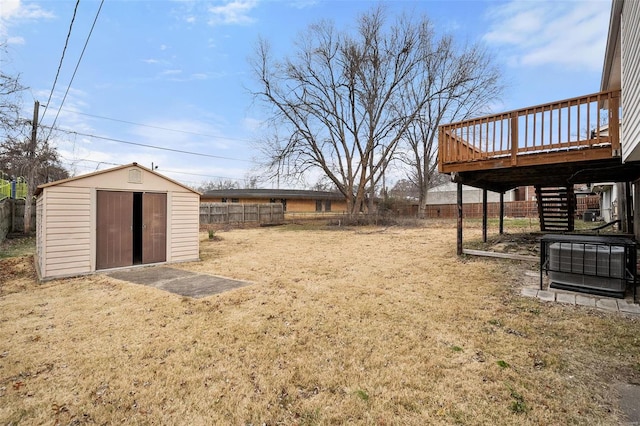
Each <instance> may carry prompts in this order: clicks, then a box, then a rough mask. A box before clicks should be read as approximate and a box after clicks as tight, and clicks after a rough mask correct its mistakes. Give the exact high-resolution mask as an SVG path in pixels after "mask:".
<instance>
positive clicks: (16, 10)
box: [0, 0, 56, 44]
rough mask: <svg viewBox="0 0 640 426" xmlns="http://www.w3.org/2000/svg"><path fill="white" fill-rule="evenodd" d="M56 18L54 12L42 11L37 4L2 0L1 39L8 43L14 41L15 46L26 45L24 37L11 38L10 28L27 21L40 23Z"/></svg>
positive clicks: (0, 0) (0, 15)
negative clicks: (40, 21) (43, 20)
mask: <svg viewBox="0 0 640 426" xmlns="http://www.w3.org/2000/svg"><path fill="white" fill-rule="evenodd" d="M55 17H56V16H55V14H54V13H53V12H50V11H48V10H45V9H42V8H41V7H40V6H38V5H37V4H31V3H30V4H22V3H21V1H20V0H0V38H6V39H7V42H8V43H10V42H11V41H13V44H24V39H23V38H22V37H16V36H9V27H10V26H12V25H17V24H20V23H22V22H25V21H39V20H42V19H53V18H55ZM16 41H18V43H16ZM10 44H11V43H10Z"/></svg>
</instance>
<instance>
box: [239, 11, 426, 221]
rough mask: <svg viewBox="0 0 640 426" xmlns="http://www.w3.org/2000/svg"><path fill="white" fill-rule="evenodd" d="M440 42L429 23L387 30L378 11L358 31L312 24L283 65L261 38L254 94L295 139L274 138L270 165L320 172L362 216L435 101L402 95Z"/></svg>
mask: <svg viewBox="0 0 640 426" xmlns="http://www.w3.org/2000/svg"><path fill="white" fill-rule="evenodd" d="M432 39H433V29H432V26H431V25H430V23H429V21H428V20H427V19H425V18H422V19H418V20H414V19H413V18H411V17H409V16H406V15H403V16H401V17H399V18H398V19H397V20H396V21H395V22H393V23H392V24H388V23H387V22H386V16H385V11H384V9H383V8H382V7H377V8H375V9H372V10H371V11H370V12H368V13H365V14H363V15H361V16H360V18H359V19H358V22H357V29H356V31H355V32H354V34H353V35H351V34H349V33H348V32H339V31H337V30H336V29H335V28H334V26H333V24H331V23H330V22H327V21H322V22H320V23H317V24H314V25H311V26H310V27H309V29H308V31H307V33H306V34H304V35H302V36H301V37H300V38H299V41H298V42H297V43H296V52H295V54H294V55H292V56H288V57H285V58H283V59H282V60H275V59H274V58H273V57H272V54H271V50H270V46H269V44H268V42H266V41H265V40H260V41H259V43H258V46H257V50H256V54H255V57H254V58H252V60H251V65H252V67H253V71H254V74H255V76H256V78H257V80H258V82H259V85H260V88H259V90H257V91H255V92H254V95H255V96H256V98H257V99H259V100H262V101H264V103H265V104H266V105H267V107H269V108H270V111H271V112H272V115H271V120H270V123H271V124H272V125H273V126H274V128H276V129H278V133H279V134H285V135H286V138H273V139H270V140H269V141H268V145H267V146H266V147H265V149H264V150H265V151H266V152H268V158H267V161H266V163H267V164H266V165H267V166H268V167H269V168H270V170H273V171H274V173H276V172H277V176H278V177H280V176H282V175H283V174H287V175H294V176H295V175H301V174H304V173H305V172H307V171H310V170H312V169H316V170H320V171H321V173H322V174H324V175H325V176H326V177H327V178H328V179H329V180H330V181H331V182H332V183H333V184H334V185H335V186H336V188H337V189H338V190H339V191H340V192H341V193H342V195H343V196H344V197H345V200H346V203H347V206H348V211H349V213H350V214H352V215H353V214H355V213H357V212H359V211H360V209H361V208H362V205H363V203H364V200H365V195H366V193H367V192H369V193H371V194H373V191H374V189H375V185H376V184H377V182H378V181H379V179H380V177H381V176H382V174H383V172H384V170H385V168H386V167H387V166H388V164H389V161H388V159H389V158H391V156H392V154H393V153H394V151H395V150H396V147H397V145H398V143H399V142H400V141H401V140H402V139H403V138H404V135H405V134H406V132H407V129H408V128H409V126H410V125H411V123H413V121H414V120H415V119H416V118H417V117H418V116H419V115H420V113H421V111H422V109H423V107H424V106H425V104H426V103H427V102H428V98H427V97H426V96H425V97H424V99H423V100H422V102H419V101H418V102H415V103H414V104H413V105H412V108H410V105H409V104H407V103H406V102H404V100H403V99H404V97H405V96H406V90H407V87H408V86H410V83H411V82H412V81H415V80H416V79H418V78H421V77H422V76H423V75H424V64H425V61H427V60H428V56H429V55H430V54H431V52H430V46H431V44H432ZM369 199H370V200H372V197H369Z"/></svg>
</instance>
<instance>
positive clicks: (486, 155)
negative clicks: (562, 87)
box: [438, 90, 621, 172]
mask: <svg viewBox="0 0 640 426" xmlns="http://www.w3.org/2000/svg"><path fill="white" fill-rule="evenodd" d="M620 119H621V111H620V91H619V90H616V91H610V92H600V93H594V94H591V95H587V96H581V97H578V98H572V99H565V100H562V101H557V102H552V103H549V104H544V105H538V106H534V107H529V108H523V109H520V110H516V111H509V112H505V113H500V114H495V115H491V116H487V117H480V118H474V119H471V120H467V121H462V122H458V123H451V124H445V125H442V126H440V131H439V148H438V149H439V166H440V171H441V172H448V171H454V170H452V167H451V166H452V165H454V164H460V163H470V162H482V161H483V160H496V159H502V160H504V163H503V164H508V165H510V166H517V165H518V158H519V156H523V155H527V154H536V153H546V152H558V151H563V150H565V151H571V150H579V149H589V148H602V147H604V146H607V147H609V148H610V150H611V155H613V156H619V155H620ZM542 163H544V161H542ZM489 167H493V166H489Z"/></svg>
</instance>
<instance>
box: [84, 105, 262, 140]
mask: <svg viewBox="0 0 640 426" xmlns="http://www.w3.org/2000/svg"><path fill="white" fill-rule="evenodd" d="M73 112H74V113H75V114H78V115H85V116H87V117H93V118H100V119H102V120H109V121H115V122H118V123H126V124H132V125H134V126H140V127H148V128H151V129H158V130H166V131H169V132H176V133H185V134H188V135H195V136H203V137H206V138H219V139H225V140H230V141H240V142H253V141H252V140H249V139H240V138H229V137H226V136H220V135H208V134H206V133H198V132H191V131H189V130H178V129H170V128H168V127H160V126H151V125H149V124H142V123H136V122H133V121H127V120H120V119H118V118H110V117H103V116H101V115H94V114H87V113H85V112H78V111H73Z"/></svg>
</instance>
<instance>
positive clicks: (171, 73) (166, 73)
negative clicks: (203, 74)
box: [160, 70, 182, 75]
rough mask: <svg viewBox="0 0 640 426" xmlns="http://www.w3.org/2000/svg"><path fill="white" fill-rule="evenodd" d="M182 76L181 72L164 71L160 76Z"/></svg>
mask: <svg viewBox="0 0 640 426" xmlns="http://www.w3.org/2000/svg"><path fill="white" fill-rule="evenodd" d="M179 74H182V70H165V71H162V72H161V73H160V75H179Z"/></svg>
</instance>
